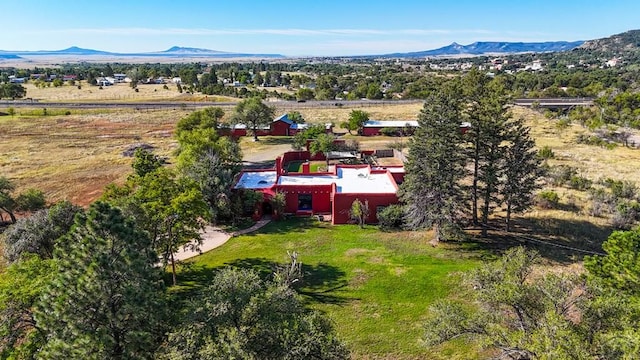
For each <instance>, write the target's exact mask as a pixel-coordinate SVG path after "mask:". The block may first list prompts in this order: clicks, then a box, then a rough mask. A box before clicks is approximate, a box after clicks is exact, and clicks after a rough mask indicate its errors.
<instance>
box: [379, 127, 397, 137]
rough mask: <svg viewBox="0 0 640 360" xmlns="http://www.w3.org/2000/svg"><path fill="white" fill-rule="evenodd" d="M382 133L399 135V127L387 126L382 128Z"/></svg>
mask: <svg viewBox="0 0 640 360" xmlns="http://www.w3.org/2000/svg"><path fill="white" fill-rule="evenodd" d="M380 133H381V134H382V135H384V136H398V135H399V133H398V129H396V128H392V127H385V128H382V129H380Z"/></svg>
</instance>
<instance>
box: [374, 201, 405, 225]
mask: <svg viewBox="0 0 640 360" xmlns="http://www.w3.org/2000/svg"><path fill="white" fill-rule="evenodd" d="M378 224H379V225H380V228H381V229H383V230H391V229H400V228H402V227H403V226H404V208H403V207H402V205H389V206H387V207H385V208H384V209H382V210H381V211H378Z"/></svg>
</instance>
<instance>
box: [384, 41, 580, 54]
mask: <svg viewBox="0 0 640 360" xmlns="http://www.w3.org/2000/svg"><path fill="white" fill-rule="evenodd" d="M582 43H583V42H582V41H573V42H567V41H548V42H531V43H526V42H495V41H488V42H487V41H481V42H474V43H472V44H469V45H460V44H458V43H455V42H454V43H452V44H451V45H448V46H444V47H441V48H438V49H434V50H426V51H417V52H409V53H394V54H386V55H382V56H384V57H425V56H453V55H483V54H514V53H525V52H554V51H565V50H571V49H573V48H576V47H577V46H580V45H581V44H582Z"/></svg>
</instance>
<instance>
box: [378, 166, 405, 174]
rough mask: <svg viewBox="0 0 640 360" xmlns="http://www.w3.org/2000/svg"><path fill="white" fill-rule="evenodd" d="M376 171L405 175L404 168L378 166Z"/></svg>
mask: <svg viewBox="0 0 640 360" xmlns="http://www.w3.org/2000/svg"><path fill="white" fill-rule="evenodd" d="M373 169H374V170H388V171H389V172H390V173H392V174H393V173H404V166H389V167H387V166H376V167H374V168H373Z"/></svg>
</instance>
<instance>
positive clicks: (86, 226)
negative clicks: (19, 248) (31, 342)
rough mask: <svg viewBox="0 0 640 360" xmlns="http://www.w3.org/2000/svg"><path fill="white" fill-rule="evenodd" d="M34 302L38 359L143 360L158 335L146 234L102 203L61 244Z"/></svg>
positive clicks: (157, 298)
mask: <svg viewBox="0 0 640 360" xmlns="http://www.w3.org/2000/svg"><path fill="white" fill-rule="evenodd" d="M54 259H55V260H56V263H57V269H56V271H55V275H54V276H53V279H52V281H51V283H50V284H49V285H48V286H47V287H46V288H45V290H44V292H43V295H42V297H41V300H40V303H39V305H38V306H37V309H36V313H35V319H36V321H37V322H38V324H39V326H40V327H41V328H42V329H43V331H44V332H45V333H46V344H45V345H44V347H43V348H42V349H41V351H40V354H39V357H40V358H43V359H64V358H67V359H149V358H151V354H152V353H153V351H154V350H155V348H156V345H157V344H156V341H157V337H158V336H159V335H160V334H161V333H162V332H161V331H162V329H161V326H162V320H163V319H162V314H163V313H164V304H163V296H164V294H163V291H164V287H163V284H162V281H161V269H160V268H158V267H157V266H156V265H155V264H156V263H157V256H156V255H155V253H154V251H153V249H152V247H151V241H150V239H149V238H148V237H147V236H146V235H145V234H144V233H143V232H141V231H139V230H137V229H136V228H135V226H134V223H133V221H131V220H129V219H126V218H124V217H123V215H122V213H121V212H120V210H118V209H117V208H113V207H111V206H110V205H108V204H107V203H102V202H98V203H95V204H93V205H92V206H91V207H90V209H89V210H88V213H87V214H86V215H84V214H83V215H80V216H77V217H76V222H75V226H74V227H73V229H72V231H71V232H70V233H69V234H68V235H66V237H65V240H64V241H61V242H60V247H59V248H57V249H56V252H55V257H54Z"/></svg>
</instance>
